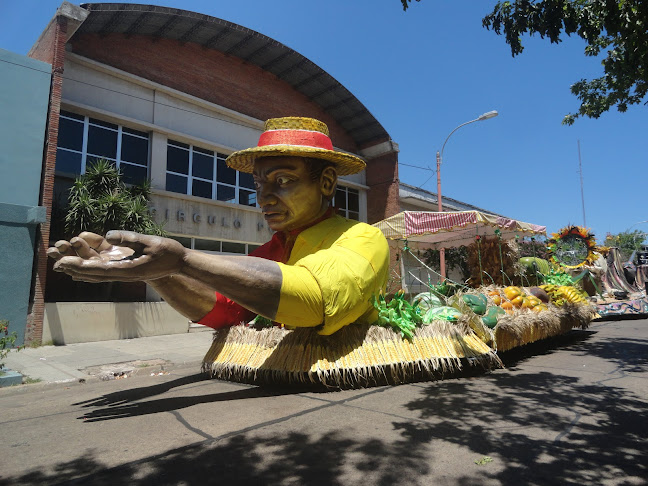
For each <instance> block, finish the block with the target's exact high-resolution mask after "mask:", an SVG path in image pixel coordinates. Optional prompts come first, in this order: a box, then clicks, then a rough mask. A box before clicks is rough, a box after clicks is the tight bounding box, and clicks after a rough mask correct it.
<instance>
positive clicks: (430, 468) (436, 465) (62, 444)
mask: <svg viewBox="0 0 648 486" xmlns="http://www.w3.org/2000/svg"><path fill="white" fill-rule="evenodd" d="M182 336H183V337H180V338H178V337H174V338H175V339H177V340H176V341H175V346H176V347H178V348H184V347H185V346H187V347H191V346H192V345H193V344H195V345H196V347H197V348H199V349H196V350H195V352H196V353H197V356H198V358H197V360H196V366H195V367H194V366H193V365H191V359H193V358H191V357H190V356H189V354H186V353H187V352H180V353H178V354H176V355H175V356H182V357H181V358H174V359H179V360H183V359H184V360H185V361H183V362H182V363H175V362H174V360H173V359H171V358H170V356H171V355H170V354H169V355H165V354H163V352H162V351H160V350H159V349H158V350H156V351H150V349H145V348H148V345H146V344H145V343H147V342H153V341H155V340H157V339H158V338H142V339H136V340H132V341H131V342H129V343H123V342H121V341H120V342H113V343H102V344H103V346H106V348H102V347H97V348H95V349H96V351H94V352H95V353H96V359H95V361H92V360H91V359H90V357H89V356H88V355H86V357H84V358H83V360H81V361H78V362H74V360H73V359H72V358H69V357H66V358H65V359H67V360H68V361H65V362H64V361H58V360H62V359H63V357H62V356H58V355H57V356H54V355H48V356H51V357H52V359H56V360H57V361H56V363H58V364H62V363H65V366H66V367H67V368H66V369H65V371H66V372H69V373H72V371H71V370H75V369H76V370H79V369H87V366H86V365H89V366H100V365H106V364H109V363H107V362H106V360H112V359H118V360H123V359H124V357H126V360H127V361H128V360H131V361H133V360H135V359H142V358H143V357H146V358H147V359H160V360H165V362H166V363H168V364H167V368H166V369H165V371H164V372H165V373H168V374H159V373H148V372H146V373H145V372H139V373H137V374H133V375H132V376H131V378H129V379H116V380H111V381H101V380H98V379H89V380H86V381H85V383H79V381H78V379H76V378H77V377H76V376H74V378H75V381H70V382H67V383H61V384H57V385H43V384H34V385H22V386H17V387H10V388H3V389H0V438H1V440H0V462H1V466H0V486H4V485H15V484H26V485H36V484H38V485H43V484H92V485H104V484H106V485H108V484H111V485H112V484H135V485H148V484H151V485H153V484H155V485H156V486H157V485H165V484H182V485H201V486H204V485H205V484H264V485H265V484H282V485H283V484H290V485H293V484H294V485H302V484H326V485H329V484H331V485H337V484H339V485H349V484H351V485H354V484H363V485H374V484H383V485H390V484H403V485H405V484H407V485H411V484H420V485H437V484H438V485H462V486H471V485H484V484H485V485H490V484H511V485H520V484H523V485H562V484H596V485H599V484H602V485H633V484H642V485H645V484H648V481H647V479H646V478H648V465H647V464H648V463H647V462H646V460H645V451H646V438H647V437H648V320H645V319H642V320H625V321H607V322H600V323H595V324H594V325H593V326H592V327H591V328H590V329H589V330H587V331H574V332H572V333H569V334H567V335H565V336H561V337H559V338H555V339H551V340H548V341H545V342H543V343H537V344H534V345H530V346H527V347H525V348H522V349H519V350H517V351H514V352H510V353H507V354H506V355H504V361H505V363H506V365H507V367H506V369H502V370H496V371H494V372H491V373H488V374H480V375H474V374H471V375H468V374H466V375H464V376H459V377H453V378H450V379H446V380H443V381H436V382H422V383H413V384H408V385H400V386H391V387H390V386H385V387H376V388H369V389H363V390H350V391H342V392H328V393H324V392H317V391H313V390H308V389H299V388H281V387H254V386H246V385H241V384H236V383H227V382H222V381H216V380H209V379H206V378H205V376H204V375H202V374H200V373H198V369H199V367H198V362H199V361H200V358H202V354H203V353H204V351H205V350H206V348H207V345H208V343H209V339H210V337H211V336H210V333H199V335H198V336H191V337H187V336H184V335H182ZM185 339H187V340H191V339H196V340H197V341H196V342H192V343H189V342H188V341H185ZM201 339H204V342H200V340H201ZM138 341H140V342H141V344H142V346H143V348H142V349H141V350H136V349H135V347H134V346H131V345H132V344H133V343H135V344H137V345H139V344H140V343H139V342H138ZM170 342H171V343H173V341H170ZM73 346H74V347H72V346H70V347H69V348H72V349H73V351H71V352H72V354H76V355H79V356H81V355H82V354H85V351H83V349H85V346H89V344H83V345H73ZM93 346H99V343H96V344H94V345H93ZM112 346H119V347H120V349H119V350H118V351H115V353H116V354H114V355H111V354H109V349H110V347H112ZM121 346H124V348H121ZM65 348H68V346H66V347H65ZM173 348H174V346H171V347H168V348H167V351H169V352H170V353H171V352H173V353H177V352H178V351H177V349H173ZM39 350H40V351H41V353H43V352H44V349H43V348H40V349H36V350H26V351H36V352H37V351H39ZM140 351H141V352H142V353H143V355H142V356H137V353H139V352H140ZM92 353H93V352H90V353H89V354H90V355H91V354H92ZM100 353H106V354H105V355H104V357H103V358H100V357H99V354H100ZM144 355H145V356H144ZM35 356H38V353H37V354H36V355H35ZM48 360H49V358H48ZM120 362H123V361H120ZM176 365H177V366H176ZM147 371H148V370H147ZM87 376H94V375H87Z"/></svg>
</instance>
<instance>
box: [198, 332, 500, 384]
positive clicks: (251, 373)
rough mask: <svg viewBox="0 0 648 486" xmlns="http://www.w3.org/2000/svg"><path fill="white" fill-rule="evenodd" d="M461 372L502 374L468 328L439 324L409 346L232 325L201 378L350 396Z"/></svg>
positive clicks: (374, 336) (397, 340)
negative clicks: (318, 388) (341, 391)
mask: <svg viewBox="0 0 648 486" xmlns="http://www.w3.org/2000/svg"><path fill="white" fill-rule="evenodd" d="M465 364H469V365H472V366H481V367H483V368H485V369H491V368H495V367H501V366H502V363H501V361H500V359H499V358H498V356H497V354H496V353H495V351H494V350H493V349H491V348H490V347H489V346H487V345H486V344H485V343H484V342H483V341H482V340H480V339H479V338H478V337H477V336H476V335H475V334H474V333H473V332H472V331H471V330H470V329H469V328H467V327H466V326H457V325H456V324H451V323H448V322H444V321H435V322H433V323H431V324H429V325H426V326H423V327H421V328H418V329H417V330H416V333H415V335H414V338H413V339H411V340H407V339H403V338H402V337H401V335H400V334H398V333H396V332H395V331H393V330H391V329H388V328H383V327H379V326H369V325H356V324H354V325H350V326H347V327H345V328H343V329H341V330H340V331H338V332H336V333H335V334H333V335H331V336H320V335H318V334H317V332H315V330H313V329H308V328H298V329H295V330H286V329H281V328H277V327H273V328H267V329H262V330H255V329H252V328H249V327H247V326H244V325H240V326H234V327H231V328H229V329H223V330H219V331H217V332H216V333H215V335H214V341H213V343H212V346H211V348H210V349H209V351H208V352H207V355H206V356H205V358H204V360H203V370H204V371H207V372H210V373H211V374H212V376H213V377H214V378H219V379H224V380H230V381H238V382H245V383H255V384H260V383H273V384H299V383H316V384H321V385H324V386H327V387H334V388H357V387H364V386H372V385H377V384H386V383H389V384H397V383H406V382H411V381H418V380H421V379H437V378H440V377H443V376H444V375H446V374H450V373H453V372H456V371H458V370H460V369H462V367H463V366H464V365H465Z"/></svg>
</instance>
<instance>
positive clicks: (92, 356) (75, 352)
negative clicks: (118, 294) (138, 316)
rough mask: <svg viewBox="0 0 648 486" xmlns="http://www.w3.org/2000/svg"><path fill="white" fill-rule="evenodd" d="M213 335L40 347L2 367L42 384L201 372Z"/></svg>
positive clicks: (13, 356)
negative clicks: (173, 370)
mask: <svg viewBox="0 0 648 486" xmlns="http://www.w3.org/2000/svg"><path fill="white" fill-rule="evenodd" d="M212 336H213V333H212V332H211V331H201V332H191V333H186V334H171V335H167V336H151V337H141V338H136V339H119V340H115V341H99V342H91V343H76V344H68V345H65V346H41V347H39V348H25V349H22V350H21V351H19V352H15V351H12V352H10V353H9V355H8V356H7V357H6V358H5V360H4V363H5V367H6V368H9V369H11V370H14V371H17V372H19V373H21V374H22V375H23V376H24V378H23V381H24V380H25V379H26V378H29V379H31V380H37V381H40V382H43V383H65V382H71V381H79V380H86V381H87V380H92V379H103V380H107V379H115V378H124V377H128V376H132V375H133V374H136V373H145V372H146V373H152V372H164V371H165V370H167V371H168V370H169V369H171V368H177V367H186V366H192V367H195V368H196V371H198V370H200V365H201V363H202V358H203V356H204V355H205V353H206V352H207V350H208V349H209V346H210V344H211V341H212Z"/></svg>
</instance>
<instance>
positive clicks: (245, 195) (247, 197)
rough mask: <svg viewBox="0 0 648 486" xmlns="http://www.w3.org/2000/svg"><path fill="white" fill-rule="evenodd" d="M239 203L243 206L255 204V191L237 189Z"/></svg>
mask: <svg viewBox="0 0 648 486" xmlns="http://www.w3.org/2000/svg"><path fill="white" fill-rule="evenodd" d="M239 204H243V205H244V206H256V192H250V191H246V190H244V189H239Z"/></svg>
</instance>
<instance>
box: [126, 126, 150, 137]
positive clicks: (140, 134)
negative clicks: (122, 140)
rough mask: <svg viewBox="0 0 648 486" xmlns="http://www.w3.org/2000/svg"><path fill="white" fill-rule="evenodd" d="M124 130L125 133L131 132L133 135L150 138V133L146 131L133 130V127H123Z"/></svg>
mask: <svg viewBox="0 0 648 486" xmlns="http://www.w3.org/2000/svg"><path fill="white" fill-rule="evenodd" d="M122 132H124V133H130V134H132V135H137V136H139V137H144V138H146V139H148V138H149V134H148V133H146V132H140V131H139V130H133V129H132V128H126V127H122Z"/></svg>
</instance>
